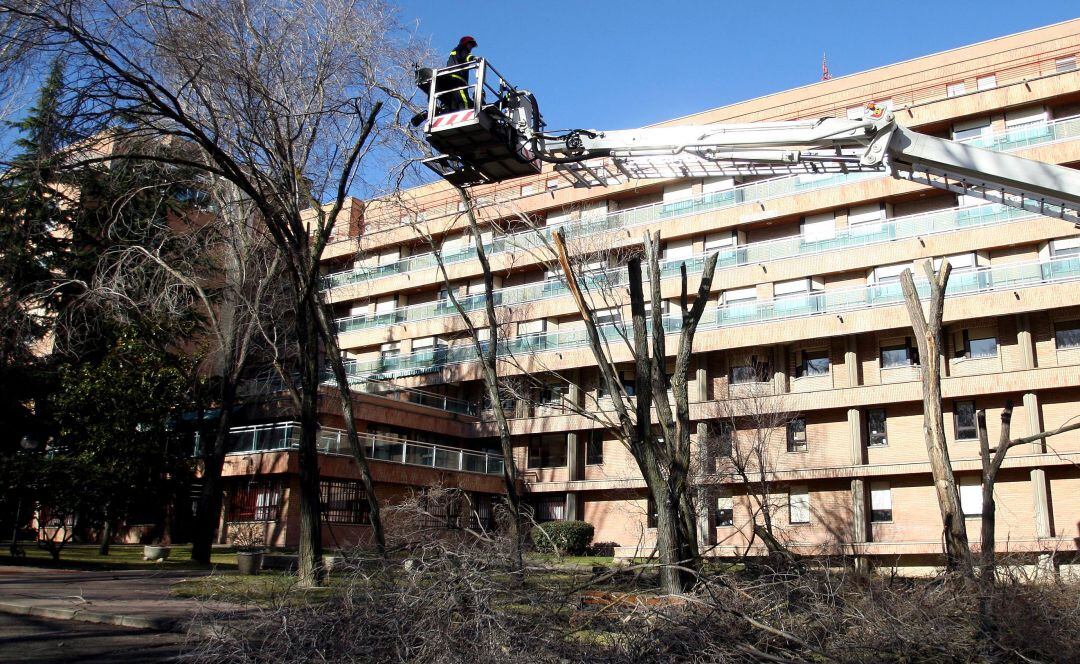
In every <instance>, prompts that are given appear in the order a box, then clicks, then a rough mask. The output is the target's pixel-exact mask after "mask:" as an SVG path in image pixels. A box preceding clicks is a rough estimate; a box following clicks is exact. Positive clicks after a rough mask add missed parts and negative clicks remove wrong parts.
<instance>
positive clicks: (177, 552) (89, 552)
mask: <svg viewBox="0 0 1080 664" xmlns="http://www.w3.org/2000/svg"><path fill="white" fill-rule="evenodd" d="M24 548H25V550H26V557H25V558H12V557H11V556H9V555H6V554H7V547H4V549H3V551H4V554H5V555H2V556H0V565H28V566H33V567H58V568H62V569H85V570H118V569H177V570H183V569H209V567H207V566H206V565H199V564H198V563H195V562H192V561H191V545H190V544H177V545H173V547H172V553H171V554H169V558H168V559H167V560H164V561H162V562H150V561H147V560H143V547H142V545H141V544H114V545H112V546H110V547H109V555H107V556H99V555H98V545H97V544H69V545H67V546H65V547H64V550H63V551H61V552H60V562H53V560H52V558H51V557H50V556H49V553H48V552H47V551H45V550H44V549H39V548H37V547H36V546H34V545H33V543H31V542H28V543H27V544H26V545H24ZM211 561H212V562H213V565H215V566H222V567H226V568H228V569H235V568H236V554H235V553H233V551H232V550H231V549H225V550H222V549H215V550H214V553H213V555H212V556H211Z"/></svg>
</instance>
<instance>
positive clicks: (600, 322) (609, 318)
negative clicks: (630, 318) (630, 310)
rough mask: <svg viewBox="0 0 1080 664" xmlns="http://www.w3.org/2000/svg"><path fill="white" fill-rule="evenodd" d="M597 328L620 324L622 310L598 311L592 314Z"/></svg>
mask: <svg viewBox="0 0 1080 664" xmlns="http://www.w3.org/2000/svg"><path fill="white" fill-rule="evenodd" d="M594 318H595V320H596V325H597V327H602V326H604V325H620V324H622V309H618V308H614V307H613V308H611V309H598V310H597V311H596V313H595V314H594Z"/></svg>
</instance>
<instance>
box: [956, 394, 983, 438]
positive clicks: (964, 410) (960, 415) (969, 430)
mask: <svg viewBox="0 0 1080 664" xmlns="http://www.w3.org/2000/svg"><path fill="white" fill-rule="evenodd" d="M953 422H954V424H955V426H956V439H957V440H975V439H976V438H978V437H979V427H978V424H977V423H976V421H975V402H974V401H956V402H954V403H953Z"/></svg>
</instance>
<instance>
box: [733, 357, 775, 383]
mask: <svg viewBox="0 0 1080 664" xmlns="http://www.w3.org/2000/svg"><path fill="white" fill-rule="evenodd" d="M770 373H771V372H770V371H769V363H768V362H757V361H754V360H751V361H750V364H742V365H739V366H735V367H731V371H730V373H729V375H728V380H729V381H730V382H731V384H732V385H741V384H744V383H764V382H766V381H768V380H769V374H770Z"/></svg>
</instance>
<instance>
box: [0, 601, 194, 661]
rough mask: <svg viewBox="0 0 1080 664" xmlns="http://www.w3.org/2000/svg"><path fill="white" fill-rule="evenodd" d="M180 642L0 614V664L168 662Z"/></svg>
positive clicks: (164, 635) (171, 636) (176, 637)
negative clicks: (0, 663) (27, 663)
mask: <svg viewBox="0 0 1080 664" xmlns="http://www.w3.org/2000/svg"><path fill="white" fill-rule="evenodd" d="M183 641H184V637H183V636H182V635H180V634H175V633H169V632H153V631H149V630H145V629H135V628H132V627H116V626H113V625H94V624H91V623H85V622H72V621H69V620H49V619H47V618H35V617H33V616H17V615H10V614H4V613H0V662H4V663H5V664H7V663H8V662H34V664H53V663H59V662H79V663H80V664H117V663H118V662H123V663H124V664H143V663H147V662H173V661H178V659H177V658H178V655H179V654H180V653H181V651H182V649H183Z"/></svg>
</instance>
